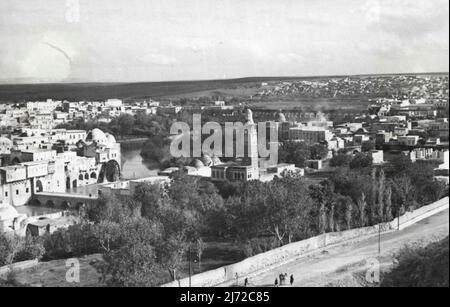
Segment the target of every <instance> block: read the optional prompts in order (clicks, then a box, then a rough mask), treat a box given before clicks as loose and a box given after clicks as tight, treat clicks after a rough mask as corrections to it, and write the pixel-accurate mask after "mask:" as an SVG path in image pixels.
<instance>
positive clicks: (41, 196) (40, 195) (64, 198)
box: [30, 192, 98, 209]
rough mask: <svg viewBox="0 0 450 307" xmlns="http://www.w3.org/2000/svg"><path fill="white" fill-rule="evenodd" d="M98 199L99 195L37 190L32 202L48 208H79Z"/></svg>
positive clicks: (33, 204) (34, 204)
mask: <svg viewBox="0 0 450 307" xmlns="http://www.w3.org/2000/svg"><path fill="white" fill-rule="evenodd" d="M97 200H98V196H97V195H95V196H94V195H83V194H71V193H54V192H37V193H34V195H33V198H32V200H31V201H30V204H31V205H32V206H44V207H47V208H61V209H78V208H80V207H81V206H83V205H90V204H93V203H95V202H97Z"/></svg>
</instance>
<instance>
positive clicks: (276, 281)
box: [275, 278, 278, 287]
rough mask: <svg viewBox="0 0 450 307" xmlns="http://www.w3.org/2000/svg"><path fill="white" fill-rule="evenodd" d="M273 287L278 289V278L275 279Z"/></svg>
mask: <svg viewBox="0 0 450 307" xmlns="http://www.w3.org/2000/svg"><path fill="white" fill-rule="evenodd" d="M275 287H278V278H275Z"/></svg>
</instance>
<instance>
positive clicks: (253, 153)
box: [245, 109, 259, 179]
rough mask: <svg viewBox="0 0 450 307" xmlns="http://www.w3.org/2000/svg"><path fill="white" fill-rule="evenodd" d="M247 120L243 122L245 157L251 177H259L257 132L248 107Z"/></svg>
mask: <svg viewBox="0 0 450 307" xmlns="http://www.w3.org/2000/svg"><path fill="white" fill-rule="evenodd" d="M246 117H247V122H246V123H245V126H246V128H247V129H246V132H247V136H246V139H247V146H248V148H247V153H248V156H247V159H248V160H250V161H248V162H249V163H248V164H247V165H250V166H251V169H252V179H259V162H258V161H259V155H258V132H257V129H256V124H255V122H254V121H253V113H252V111H251V110H250V109H247V111H246Z"/></svg>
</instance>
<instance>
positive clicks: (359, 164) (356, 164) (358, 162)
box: [350, 153, 372, 169]
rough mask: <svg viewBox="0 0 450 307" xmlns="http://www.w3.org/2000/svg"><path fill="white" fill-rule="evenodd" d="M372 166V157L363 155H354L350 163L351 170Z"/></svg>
mask: <svg viewBox="0 0 450 307" xmlns="http://www.w3.org/2000/svg"><path fill="white" fill-rule="evenodd" d="M371 165H372V157H371V156H370V155H366V154H363V153H358V154H356V155H355V156H354V157H353V159H352V161H351V162H350V168H351V169H359V168H365V167H369V166H371Z"/></svg>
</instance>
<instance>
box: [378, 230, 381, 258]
mask: <svg viewBox="0 0 450 307" xmlns="http://www.w3.org/2000/svg"><path fill="white" fill-rule="evenodd" d="M380 254H381V223H379V224H378V255H380Z"/></svg>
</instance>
